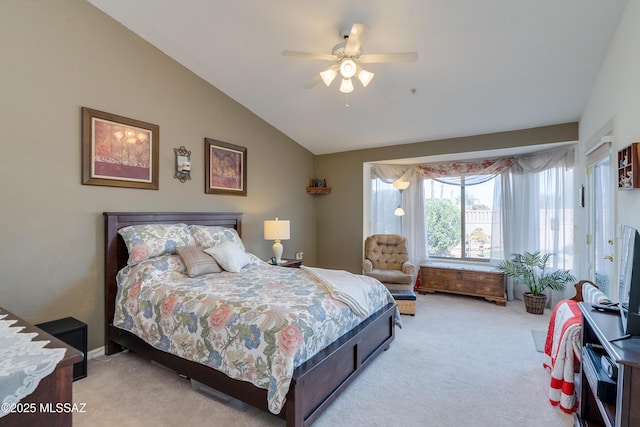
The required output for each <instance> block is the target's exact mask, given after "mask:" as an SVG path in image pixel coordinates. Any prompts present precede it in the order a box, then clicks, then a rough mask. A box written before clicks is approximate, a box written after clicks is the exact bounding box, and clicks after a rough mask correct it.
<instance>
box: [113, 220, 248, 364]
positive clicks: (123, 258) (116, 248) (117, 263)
mask: <svg viewBox="0 0 640 427" xmlns="http://www.w3.org/2000/svg"><path fill="white" fill-rule="evenodd" d="M103 215H104V239H105V250H104V303H105V306H104V319H105V345H106V347H107V348H106V349H105V350H107V349H108V348H109V347H110V346H113V343H111V344H110V342H109V326H110V325H111V324H113V316H114V314H115V301H116V293H117V292H118V286H117V283H116V274H118V271H119V270H120V269H121V268H123V267H124V266H126V265H127V259H128V258H129V253H128V251H127V246H126V245H125V243H124V240H123V239H122V237H121V236H120V235H119V234H118V230H119V229H120V228H122V227H126V226H129V225H140V224H175V223H184V224H187V225H191V224H198V225H217V226H220V227H229V228H234V229H235V230H236V231H237V232H238V234H239V235H240V236H242V234H241V227H240V225H241V217H242V214H241V213H238V212H104V213H103ZM107 354H109V353H107Z"/></svg>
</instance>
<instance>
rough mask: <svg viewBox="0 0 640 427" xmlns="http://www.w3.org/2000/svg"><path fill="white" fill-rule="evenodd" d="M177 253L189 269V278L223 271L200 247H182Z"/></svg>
mask: <svg viewBox="0 0 640 427" xmlns="http://www.w3.org/2000/svg"><path fill="white" fill-rule="evenodd" d="M177 252H178V255H180V259H181V260H182V262H183V263H184V266H185V268H186V269H187V275H188V276H189V277H197V276H202V275H203V274H209V273H220V272H221V271H222V269H221V268H220V266H219V265H218V263H217V262H216V260H215V259H213V257H212V256H211V255H209V254H207V253H205V252H204V250H203V248H201V247H200V246H181V247H179V248H178V249H177Z"/></svg>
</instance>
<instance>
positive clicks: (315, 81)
mask: <svg viewBox="0 0 640 427" xmlns="http://www.w3.org/2000/svg"><path fill="white" fill-rule="evenodd" d="M321 81H322V79H321V78H320V74H316V76H315V78H313V80H310V81H309V82H307V83H306V84H305V85H304V86H302V87H303V88H305V89H312V88H314V87H315V86H316V85H317V84H318V83H320V82H321Z"/></svg>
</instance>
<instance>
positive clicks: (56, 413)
mask: <svg viewBox="0 0 640 427" xmlns="http://www.w3.org/2000/svg"><path fill="white" fill-rule="evenodd" d="M0 314H7V316H6V317H5V318H4V319H3V320H17V321H16V322H15V323H14V324H13V325H11V326H12V327H13V326H23V327H24V329H23V330H22V331H21V333H37V334H38V335H37V336H36V337H34V338H33V341H45V340H46V341H49V343H48V344H47V345H46V346H45V347H46V348H64V349H65V350H66V353H65V355H64V357H63V358H62V360H60V362H58V365H57V366H56V368H55V370H54V371H53V372H52V373H51V374H49V375H48V376H46V377H44V378H43V379H42V380H40V383H38V387H37V388H36V389H35V390H34V391H33V393H31V394H30V395H28V396H26V397H24V398H23V399H22V400H21V401H20V402H19V404H16V411H14V412H12V413H10V414H8V415H6V416H4V417H2V418H0V426H2V427H13V426H16V427H22V426H51V427H63V426H71V424H72V417H73V412H74V411H75V412H78V411H80V410H82V408H81V407H79V406H77V407H76V406H74V402H73V399H72V374H73V365H74V364H75V363H78V362H81V361H82V360H83V359H84V355H83V354H82V352H81V351H79V350H77V349H75V348H73V347H71V346H70V345H68V344H65V343H64V342H62V341H60V340H59V339H57V338H55V337H53V336H51V335H49V334H48V333H46V332H44V331H43V330H41V329H39V328H37V327H35V326H33V325H31V324H29V323H28V322H26V321H24V320H22V319H21V318H20V317H18V316H16V315H14V314H12V313H11V312H9V311H7V310H4V309H3V308H1V307H0ZM18 409H19V410H18Z"/></svg>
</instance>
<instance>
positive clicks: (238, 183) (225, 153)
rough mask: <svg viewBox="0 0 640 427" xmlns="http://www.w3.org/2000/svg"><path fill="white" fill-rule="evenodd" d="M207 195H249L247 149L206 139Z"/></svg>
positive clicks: (205, 189)
mask: <svg viewBox="0 0 640 427" xmlns="http://www.w3.org/2000/svg"><path fill="white" fill-rule="evenodd" d="M204 149H205V153H204V158H205V171H206V174H205V188H204V192H205V193H206V194H234V195H237V196H246V195H247V148H246V147H242V146H240V145H235V144H229V143H227V142H222V141H216V140H215V139H210V138H205V139H204Z"/></svg>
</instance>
